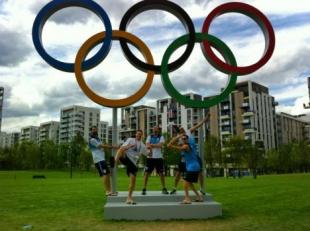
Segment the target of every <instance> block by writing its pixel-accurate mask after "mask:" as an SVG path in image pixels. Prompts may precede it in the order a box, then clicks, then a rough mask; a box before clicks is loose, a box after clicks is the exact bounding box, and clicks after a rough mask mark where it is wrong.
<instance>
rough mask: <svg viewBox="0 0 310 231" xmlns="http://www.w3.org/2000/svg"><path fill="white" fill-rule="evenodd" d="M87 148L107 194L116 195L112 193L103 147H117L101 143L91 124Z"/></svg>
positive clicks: (109, 173) (95, 129) (94, 127)
mask: <svg viewBox="0 0 310 231" xmlns="http://www.w3.org/2000/svg"><path fill="white" fill-rule="evenodd" d="M88 146H89V149H90V151H91V153H92V156H93V161H94V164H95V166H96V168H97V170H98V173H99V175H100V177H102V180H103V185H104V188H105V191H106V195H107V196H116V194H114V193H112V191H111V181H110V177H111V171H110V169H109V166H108V164H107V162H106V159H105V153H104V150H103V149H104V148H118V147H116V146H113V145H109V144H103V143H102V142H101V141H100V139H99V137H98V131H97V127H96V126H93V127H92V128H91V132H90V134H89V142H88Z"/></svg>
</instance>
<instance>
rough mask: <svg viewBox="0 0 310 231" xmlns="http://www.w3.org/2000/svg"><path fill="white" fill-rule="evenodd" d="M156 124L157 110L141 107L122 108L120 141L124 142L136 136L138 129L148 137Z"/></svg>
mask: <svg viewBox="0 0 310 231" xmlns="http://www.w3.org/2000/svg"><path fill="white" fill-rule="evenodd" d="M156 124H157V123H156V109H155V108H154V107H149V106H144V105H141V106H136V107H134V106H129V107H125V108H122V109H121V128H120V139H121V140H124V139H125V138H128V137H133V136H135V133H136V130H138V129H141V130H142V131H143V134H144V136H145V137H146V136H147V135H148V134H150V133H151V132H152V127H153V126H155V125H156Z"/></svg>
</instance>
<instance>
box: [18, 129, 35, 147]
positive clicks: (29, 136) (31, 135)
mask: <svg viewBox="0 0 310 231" xmlns="http://www.w3.org/2000/svg"><path fill="white" fill-rule="evenodd" d="M28 141H31V142H35V143H38V142H39V127H36V126H28V127H23V128H22V129H21V132H20V139H19V142H28Z"/></svg>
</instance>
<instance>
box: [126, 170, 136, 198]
mask: <svg viewBox="0 0 310 231" xmlns="http://www.w3.org/2000/svg"><path fill="white" fill-rule="evenodd" d="M129 177H130V183H129V188H128V198H127V202H133V198H132V193H133V191H134V190H135V186H136V176H135V175H134V174H132V173H130V176H129Z"/></svg>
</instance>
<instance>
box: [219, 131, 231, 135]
mask: <svg viewBox="0 0 310 231" xmlns="http://www.w3.org/2000/svg"><path fill="white" fill-rule="evenodd" d="M230 134H231V131H230V130H226V131H221V135H223V136H225V135H230Z"/></svg>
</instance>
